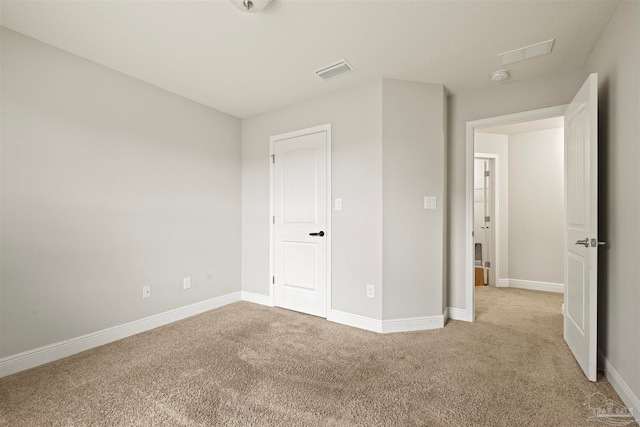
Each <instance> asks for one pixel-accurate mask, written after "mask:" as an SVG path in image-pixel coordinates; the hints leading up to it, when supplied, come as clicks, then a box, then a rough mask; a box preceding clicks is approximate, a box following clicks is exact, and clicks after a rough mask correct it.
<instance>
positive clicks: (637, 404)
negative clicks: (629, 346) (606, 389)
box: [598, 350, 640, 424]
mask: <svg viewBox="0 0 640 427" xmlns="http://www.w3.org/2000/svg"><path fill="white" fill-rule="evenodd" d="M598 357H599V359H600V365H601V366H604V374H605V376H606V377H607V379H608V380H609V383H611V385H612V386H613V389H614V390H615V391H616V393H618V396H620V399H622V401H623V402H624V404H625V405H626V406H627V408H629V410H630V412H631V415H632V416H633V417H634V418H635V420H636V421H637V422H638V424H640V397H638V395H637V394H635V393H634V392H633V390H632V389H631V387H630V386H629V384H627V382H626V381H625V380H624V378H622V375H620V373H619V372H618V370H617V369H616V368H615V367H614V366H613V365H612V364H611V362H609V360H608V359H607V358H606V357H605V355H604V354H602V352H601V351H600V350H598Z"/></svg>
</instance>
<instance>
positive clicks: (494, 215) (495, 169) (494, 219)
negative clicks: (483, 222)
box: [474, 153, 500, 288]
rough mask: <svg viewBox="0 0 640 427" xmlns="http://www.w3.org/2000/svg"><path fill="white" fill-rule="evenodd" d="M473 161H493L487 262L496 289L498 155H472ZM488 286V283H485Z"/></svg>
mask: <svg viewBox="0 0 640 427" xmlns="http://www.w3.org/2000/svg"><path fill="white" fill-rule="evenodd" d="M474 159H491V160H493V169H492V173H493V176H492V177H491V182H492V184H493V185H492V186H491V191H492V196H493V206H491V210H492V216H491V221H490V223H491V226H492V231H491V234H492V235H493V236H492V239H493V240H492V245H491V255H490V257H489V261H490V262H491V267H490V268H491V270H490V271H493V276H494V281H495V283H496V288H497V287H499V286H500V284H499V282H500V274H499V271H500V255H499V254H500V227H499V224H500V186H499V182H500V181H499V179H500V155H499V154H492V153H474ZM487 285H488V283H487Z"/></svg>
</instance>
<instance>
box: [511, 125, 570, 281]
mask: <svg viewBox="0 0 640 427" xmlns="http://www.w3.org/2000/svg"><path fill="white" fill-rule="evenodd" d="M564 222H565V216H564V131H563V129H562V128H557V129H547V130H540V131H535V132H523V133H517V134H513V135H509V251H510V257H509V278H510V279H518V280H530V281H535V282H549V283H564V257H565V252H564V238H565V237H564V234H565V226H564Z"/></svg>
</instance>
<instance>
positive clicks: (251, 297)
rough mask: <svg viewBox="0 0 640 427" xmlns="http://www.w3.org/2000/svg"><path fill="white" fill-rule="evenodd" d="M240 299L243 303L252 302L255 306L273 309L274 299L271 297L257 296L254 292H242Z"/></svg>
mask: <svg viewBox="0 0 640 427" xmlns="http://www.w3.org/2000/svg"><path fill="white" fill-rule="evenodd" d="M240 298H241V299H242V301H247V302H252V303H254V304H260V305H266V306H269V307H273V299H272V298H271V297H270V296H269V295H262V294H256V293H254V292H247V291H241V292H240Z"/></svg>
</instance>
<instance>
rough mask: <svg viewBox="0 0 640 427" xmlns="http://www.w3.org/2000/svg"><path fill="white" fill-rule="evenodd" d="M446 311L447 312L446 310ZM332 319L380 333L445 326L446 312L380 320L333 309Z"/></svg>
mask: <svg viewBox="0 0 640 427" xmlns="http://www.w3.org/2000/svg"><path fill="white" fill-rule="evenodd" d="M445 313H446V312H445ZM330 319H331V321H332V322H335V323H340V324H342V325H347V326H351V327H354V328H359V329H365V330H367V331H372V332H377V333H379V334H389V333H394V332H409V331H424V330H428V329H438V328H443V327H444V323H445V320H444V319H445V314H444V313H443V314H442V315H439V316H424V317H407V318H403V319H390V320H378V319H372V318H370V317H365V316H360V315H357V314H351V313H345V312H344V311H338V310H331V318H330Z"/></svg>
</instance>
